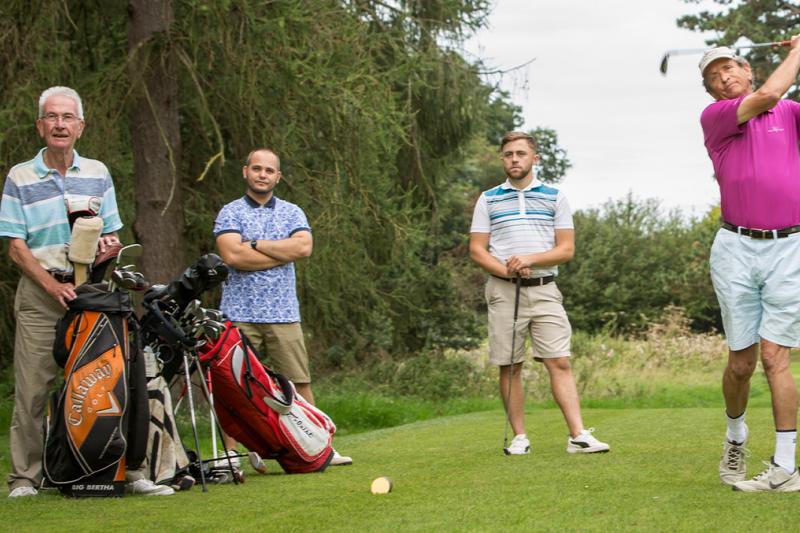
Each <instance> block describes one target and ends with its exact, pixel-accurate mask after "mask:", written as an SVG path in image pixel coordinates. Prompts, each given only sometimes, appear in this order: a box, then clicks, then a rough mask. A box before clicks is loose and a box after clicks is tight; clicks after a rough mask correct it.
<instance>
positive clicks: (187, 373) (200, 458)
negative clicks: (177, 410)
mask: <svg viewBox="0 0 800 533" xmlns="http://www.w3.org/2000/svg"><path fill="white" fill-rule="evenodd" d="M183 377H184V379H185V380H186V397H187V398H188V399H189V416H190V418H191V420H192V432H193V433H194V445H195V447H196V448H197V463H198V465H199V467H200V484H201V485H202V487H203V492H208V487H207V486H206V474H205V472H204V470H203V454H202V452H201V451H200V438H199V437H198V435H197V419H196V418H195V412H194V398H193V397H192V375H191V372H190V371H189V357H188V356H187V355H186V351H185V350H183ZM200 381H203V377H202V376H201V377H200Z"/></svg>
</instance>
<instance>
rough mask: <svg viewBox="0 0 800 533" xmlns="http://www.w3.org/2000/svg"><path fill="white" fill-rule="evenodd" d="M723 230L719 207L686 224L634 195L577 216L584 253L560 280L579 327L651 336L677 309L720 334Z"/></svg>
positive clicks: (579, 251) (566, 267)
mask: <svg viewBox="0 0 800 533" xmlns="http://www.w3.org/2000/svg"><path fill="white" fill-rule="evenodd" d="M718 228H719V211H718V209H712V210H711V211H710V212H709V213H708V215H707V216H706V217H705V218H702V219H699V220H686V219H684V218H683V217H682V216H681V215H680V213H677V212H671V213H666V214H665V213H663V211H662V210H660V209H659V208H658V203H657V202H656V201H654V200H645V201H640V202H637V201H635V200H634V199H633V198H632V197H630V196H629V197H628V198H626V199H622V200H617V201H609V202H608V203H606V204H605V205H604V206H603V207H602V209H590V210H585V211H579V212H577V213H576V214H575V235H576V236H575V242H576V250H577V251H576V254H575V258H574V259H573V260H572V261H570V262H569V263H567V264H566V265H564V266H563V267H561V271H560V276H559V281H558V283H559V287H560V288H561V291H562V292H563V293H564V298H565V305H566V306H567V309H568V311H569V313H570V320H571V321H572V323H573V325H574V326H575V327H576V328H577V329H583V330H586V331H597V330H602V329H605V330H608V331H611V332H618V333H631V332H637V331H644V330H645V329H647V327H648V324H649V323H650V322H652V321H655V320H658V319H659V318H660V317H661V316H662V314H663V313H664V310H665V309H666V308H667V307H668V306H670V305H671V306H678V307H682V308H684V309H685V311H686V315H687V317H688V318H689V319H690V320H691V322H692V324H693V326H694V327H695V328H696V329H698V330H701V331H709V330H711V329H714V328H716V329H718V330H719V329H720V326H721V324H719V323H718V320H719V318H718V315H719V310H718V306H717V301H716V298H715V295H714V291H713V288H712V286H711V280H710V274H709V265H708V254H709V250H710V248H711V242H712V241H713V238H714V235H715V234H716V232H717V230H718Z"/></svg>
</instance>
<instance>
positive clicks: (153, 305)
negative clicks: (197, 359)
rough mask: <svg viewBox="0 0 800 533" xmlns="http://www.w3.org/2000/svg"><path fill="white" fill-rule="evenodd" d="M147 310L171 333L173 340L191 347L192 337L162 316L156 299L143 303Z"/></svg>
mask: <svg viewBox="0 0 800 533" xmlns="http://www.w3.org/2000/svg"><path fill="white" fill-rule="evenodd" d="M143 305H144V306H145V307H146V308H147V309H148V310H149V311H151V312H152V313H153V315H154V316H155V317H156V318H157V319H158V321H159V322H161V325H162V326H164V329H166V330H167V332H168V333H169V334H170V335H172V337H173V338H174V340H176V341H178V342H180V343H181V344H182V345H183V346H184V347H186V348H193V347H194V345H195V344H196V343H195V341H194V339H192V338H191V337H187V336H186V334H185V333H184V332H183V331H182V330H180V329H178V328H176V327H175V325H173V324H172V322H170V321H169V320H168V319H167V317H165V316H164V313H162V312H161V309H160V308H159V307H158V301H153V302H149V303H144V304H143Z"/></svg>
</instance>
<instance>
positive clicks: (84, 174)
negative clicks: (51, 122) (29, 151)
mask: <svg viewBox="0 0 800 533" xmlns="http://www.w3.org/2000/svg"><path fill="white" fill-rule="evenodd" d="M45 150H46V148H42V149H41V150H39V153H38V154H36V157H34V158H33V159H31V160H30V161H26V162H25V163H20V164H19V165H16V166H14V167H13V168H12V169H11V171H10V172H9V173H8V177H6V181H5V184H4V185H3V199H2V202H0V237H4V238H18V239H23V240H24V241H25V242H26V244H27V245H28V248H30V250H31V253H32V254H33V256H34V257H35V258H36V260H37V261H39V264H40V265H42V267H43V268H44V269H45V270H60V271H65V272H69V271H71V270H72V265H71V264H70V262H69V260H68V259H67V251H68V249H67V245H68V243H69V241H70V237H71V235H72V232H71V230H70V226H69V220H68V218H67V205H69V206H75V207H79V208H85V207H86V206H87V205H89V203H90V201H92V203H97V201H98V200H99V202H100V209H99V212H98V216H99V217H101V218H102V219H103V233H104V234H105V233H111V232H114V231H117V230H119V229H120V228H122V220H120V217H119V212H118V211H117V200H116V197H115V194H114V183H113V181H112V179H111V175H110V174H109V173H108V169H107V168H106V166H105V165H104V164H103V163H101V162H100V161H95V160H94V159H87V158H83V157H80V156H79V155H78V152H75V151H73V158H72V166H71V167H69V168H68V169H67V175H66V176H61V174H60V173H59V172H58V171H57V170H56V169H53V168H49V167H48V166H47V165H46V164H45V162H44V151H45Z"/></svg>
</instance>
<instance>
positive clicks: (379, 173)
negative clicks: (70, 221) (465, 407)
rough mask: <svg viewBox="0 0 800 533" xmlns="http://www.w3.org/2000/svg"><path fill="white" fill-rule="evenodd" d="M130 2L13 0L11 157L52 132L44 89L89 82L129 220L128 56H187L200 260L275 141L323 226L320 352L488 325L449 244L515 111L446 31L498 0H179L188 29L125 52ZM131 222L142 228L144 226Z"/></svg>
mask: <svg viewBox="0 0 800 533" xmlns="http://www.w3.org/2000/svg"><path fill="white" fill-rule="evenodd" d="M124 7H125V6H124V3H105V2H99V1H95V2H83V1H81V2H78V1H66V2H63V1H61V0H42V1H39V2H36V5H30V3H29V2H22V1H10V2H4V3H3V5H2V7H0V44H2V50H3V56H4V57H3V61H0V64H1V65H2V67H0V68H2V71H1V72H0V74H2V75H1V76H0V92H2V94H3V95H4V106H3V109H2V110H0V167H1V168H3V169H6V170H7V169H8V168H10V167H11V165H13V164H14V163H16V162H19V161H24V160H27V159H29V158H30V157H31V156H32V155H33V154H34V153H35V150H36V149H37V148H38V147H39V140H38V139H37V138H36V135H35V132H34V130H33V128H32V127H31V126H32V124H33V121H34V119H35V116H36V115H35V113H36V108H35V102H36V99H37V97H38V94H39V93H40V91H41V90H42V89H44V88H45V87H47V86H50V85H54V84H63V85H70V86H73V87H75V88H76V89H77V90H78V91H79V92H80V93H81V94H82V96H83V98H84V102H85V108H86V114H87V117H86V122H87V128H86V134H85V135H84V137H83V138H82V139H81V141H80V143H79V145H78V150H79V151H80V152H81V153H83V154H85V155H87V156H90V157H95V158H98V159H100V160H102V161H104V162H105V163H106V164H107V165H108V166H109V168H110V169H111V172H112V175H113V176H114V177H115V182H116V185H117V189H118V196H119V198H120V205H121V206H122V217H123V221H124V222H125V223H126V225H127V227H128V228H130V227H131V226H132V222H133V221H134V217H135V213H133V206H134V202H133V196H134V194H135V189H136V178H135V176H133V175H132V157H131V150H130V138H129V135H130V134H129V128H128V116H129V113H131V112H135V111H136V110H135V109H129V106H130V105H131V104H130V99H129V98H128V95H129V91H130V86H131V81H130V80H129V79H128V76H127V71H126V66H127V63H128V61H129V60H130V57H131V55H132V54H137V55H139V56H142V55H148V57H149V61H158V60H159V59H160V56H159V54H160V53H161V51H162V50H165V49H169V50H171V51H172V52H174V54H175V56H176V57H177V58H178V59H179V63H180V64H179V68H178V72H179V74H178V84H179V96H180V127H181V138H182V146H183V158H182V161H183V166H182V168H180V169H179V174H180V177H181V186H182V187H183V189H184V198H185V205H184V212H185V220H186V230H185V235H184V240H183V242H184V243H185V252H186V255H187V256H189V257H192V256H196V255H197V254H199V253H201V252H205V251H209V250H213V248H214V242H213V236H212V234H211V228H212V225H213V220H214V217H215V214H216V212H217V211H218V210H219V208H220V207H221V206H222V205H223V204H224V203H225V202H227V201H230V200H232V199H234V198H236V197H237V196H239V195H241V194H242V190H243V187H242V181H241V171H240V169H241V161H242V159H243V157H244V156H245V155H246V154H247V153H248V152H249V150H250V149H252V148H254V147H256V146H261V145H267V146H270V147H272V148H273V149H275V150H276V151H277V153H278V154H280V156H281V159H282V162H283V170H284V175H285V177H284V180H283V182H282V183H281V185H280V186H279V189H278V190H277V194H278V195H279V196H280V197H282V198H285V199H287V200H289V201H292V202H295V203H297V204H299V205H301V206H302V207H303V208H304V209H305V210H306V212H307V214H308V216H309V220H310V223H311V225H312V228H313V229H314V235H315V250H314V256H313V258H312V259H311V260H309V261H304V262H301V263H300V264H299V271H300V272H299V280H300V296H301V301H302V306H303V315H304V320H305V322H306V324H307V331H308V333H309V336H310V344H311V346H312V347H313V349H314V353H315V354H316V356H318V357H319V356H321V355H323V351H324V350H327V351H328V354H327V355H328V356H329V357H321V359H325V360H326V361H329V362H330V363H331V364H334V365H336V364H338V363H341V364H344V363H353V362H354V359H355V360H359V359H362V358H365V357H367V356H368V354H371V353H381V352H384V353H395V354H403V353H411V352H415V351H418V350H420V349H423V348H430V347H433V348H435V347H437V346H447V345H452V344H453V343H455V344H459V343H462V342H464V341H463V339H464V338H466V339H468V340H469V339H472V338H476V336H477V335H476V333H477V331H478V329H477V324H478V322H477V320H476V318H475V317H474V316H473V315H472V313H470V312H469V310H468V309H466V308H464V307H463V306H462V305H461V303H460V302H459V301H457V300H456V299H454V298H453V296H452V294H453V292H454V291H453V280H452V277H451V272H450V270H449V269H448V268H447V266H446V264H445V263H441V262H440V261H439V258H440V256H441V255H442V254H443V253H444V252H445V251H447V250H449V249H451V248H452V247H453V246H454V245H456V244H457V242H455V241H457V239H456V240H454V238H453V234H454V233H455V232H462V233H463V231H464V228H463V227H459V228H452V227H447V224H448V219H447V216H448V213H449V212H450V211H452V209H453V207H452V202H451V200H450V199H449V198H448V195H447V192H448V190H449V186H450V183H451V182H452V181H453V180H454V179H455V178H456V177H457V174H458V172H459V169H460V165H461V161H463V159H464V154H465V152H466V149H467V147H468V146H470V143H471V142H472V141H473V140H474V139H476V138H483V137H486V134H485V133H484V131H486V130H487V126H486V125H487V124H488V123H491V126H492V128H496V129H504V128H506V127H507V126H513V124H509V123H508V122H509V120H508V119H507V118H503V117H502V116H500V118H497V119H488V118H487V117H488V116H489V115H491V114H493V113H494V114H496V115H502V113H499V112H498V113H495V112H494V111H493V108H495V107H498V106H499V107H503V109H504V110H507V109H509V108H510V109H512V110H513V109H514V108H513V106H510V105H509V104H503V103H500V104H498V102H500V100H498V98H497V97H496V96H493V90H492V89H491V88H490V87H488V86H487V85H485V84H484V83H483V82H482V81H481V79H480V77H479V74H478V72H479V69H478V66H475V65H470V64H468V63H466V62H465V61H464V60H463V59H462V58H461V57H460V55H459V54H458V53H456V52H455V51H454V50H453V49H452V48H451V47H450V43H454V42H457V41H458V40H459V39H460V38H461V37H462V36H463V35H465V34H467V33H469V32H470V31H471V30H473V29H474V28H476V27H478V26H479V25H480V24H482V22H483V20H484V18H485V16H486V13H487V7H488V2H485V1H483V0H456V1H453V0H439V1H425V2H418V1H412V0H409V1H403V2H393V3H391V4H387V3H384V2H377V1H371V0H353V1H333V0H310V1H308V2H302V3H299V2H291V1H278V2H257V1H248V0H208V1H190V0H185V1H182V0H175V1H174V2H173V7H174V10H175V22H174V26H173V28H172V31H171V32H170V33H169V34H166V35H163V36H161V37H160V39H159V40H158V41H159V42H151V43H147V44H146V45H145V46H143V47H141V48H139V49H135V50H127V49H126V46H127V41H126V39H125V33H126V31H125V28H126V11H125V9H124ZM32 11H34V12H37V13H39V14H40V16H37V17H33V18H31V17H30V13H31V12H32ZM506 115H508V116H512V117H513V112H512V113H511V115H509V114H508V113H506ZM461 201H462V202H467V201H469V198H464V197H462V198H461ZM165 231H168V228H165ZM123 238H124V239H125V240H128V241H130V240H132V239H133V238H134V236H133V235H132V234H131V232H130V229H128V230H126V232H125V233H123ZM0 271H1V272H2V274H3V276H2V280H3V283H2V284H0V292H2V295H3V296H6V298H4V299H3V309H2V316H3V320H2V327H0V330H2V335H3V337H1V338H0V344H1V345H2V346H3V350H2V353H4V354H8V353H9V350H8V347H9V345H10V339H11V337H10V335H11V330H12V329H13V328H12V327H11V320H10V302H11V301H12V297H11V296H12V294H13V286H14V281H15V279H16V272H15V269H13V268H12V267H11V265H10V264H9V261H8V259H7V257H6V256H5V254H3V257H2V259H0ZM156 281H166V280H156ZM469 342H472V341H469ZM4 357H7V356H4ZM4 360H6V361H7V359H4Z"/></svg>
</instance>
